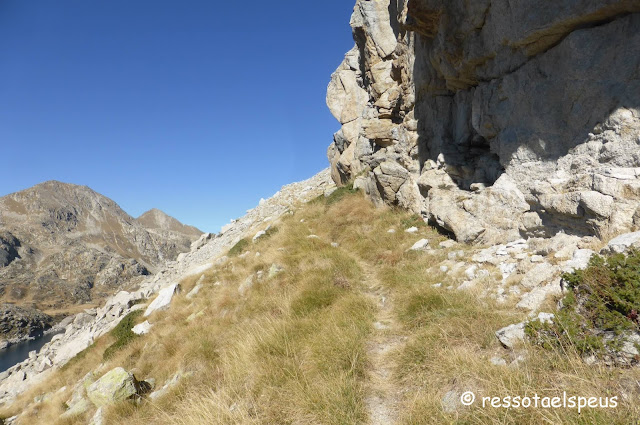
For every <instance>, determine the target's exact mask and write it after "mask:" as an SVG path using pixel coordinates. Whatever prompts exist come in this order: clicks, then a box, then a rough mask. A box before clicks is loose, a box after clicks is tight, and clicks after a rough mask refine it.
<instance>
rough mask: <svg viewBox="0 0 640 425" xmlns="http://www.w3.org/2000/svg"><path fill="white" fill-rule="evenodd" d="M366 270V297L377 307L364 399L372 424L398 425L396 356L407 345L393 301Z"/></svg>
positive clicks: (398, 390) (367, 266)
mask: <svg viewBox="0 0 640 425" xmlns="http://www.w3.org/2000/svg"><path fill="white" fill-rule="evenodd" d="M361 266H362V269H363V270H365V285H366V286H365V294H366V295H367V296H368V297H370V298H371V299H372V300H373V301H374V303H375V306H376V314H375V323H374V327H375V329H374V332H373V335H372V338H371V340H370V341H369V342H368V345H367V354H368V356H369V369H368V371H367V373H368V378H369V385H368V392H367V396H366V399H365V402H366V405H367V411H368V413H369V420H370V424H371V425H391V424H395V423H397V421H398V418H399V409H400V405H401V392H400V389H399V388H398V387H397V386H396V385H395V383H394V381H393V366H394V364H393V354H394V352H396V351H397V350H398V349H399V348H400V347H401V346H402V345H403V344H404V343H405V338H403V337H402V336H401V333H400V326H399V325H398V323H397V322H396V320H395V318H394V313H393V304H392V303H393V300H392V299H391V297H389V296H388V293H387V291H386V289H385V288H384V287H383V285H382V284H381V283H380V281H379V280H378V277H377V276H376V274H375V271H374V270H373V267H372V266H370V265H368V264H362V265H361Z"/></svg>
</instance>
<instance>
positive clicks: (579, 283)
mask: <svg viewBox="0 0 640 425" xmlns="http://www.w3.org/2000/svg"><path fill="white" fill-rule="evenodd" d="M562 278H563V280H564V281H565V282H566V284H567V292H566V294H565V296H564V298H563V299H562V308H561V309H560V311H559V312H558V313H557V314H556V316H555V318H554V320H553V322H552V323H546V324H542V323H540V322H539V321H537V320H536V321H533V322H531V323H529V324H528V325H527V327H526V333H527V335H528V336H529V337H530V338H531V339H532V340H533V341H534V342H535V343H537V344H539V345H542V346H543V347H545V348H553V347H561V348H563V349H566V348H569V347H573V348H575V349H576V350H577V351H578V352H579V353H580V354H595V355H602V354H605V353H606V352H607V351H615V350H617V349H618V348H619V347H620V345H621V344H622V342H623V339H622V338H614V339H613V340H609V341H607V342H605V341H604V339H603V335H604V334H605V332H606V333H608V334H609V335H611V334H613V335H615V336H620V335H624V334H626V333H628V332H629V331H638V330H639V329H640V327H639V326H638V325H639V321H638V311H640V252H638V251H636V250H634V251H631V252H629V254H628V255H624V254H615V255H611V256H609V257H608V258H603V257H600V256H598V255H594V256H593V257H592V258H591V260H590V262H589V266H588V267H587V268H586V269H585V270H577V271H575V272H573V273H565V274H564V275H563V276H562Z"/></svg>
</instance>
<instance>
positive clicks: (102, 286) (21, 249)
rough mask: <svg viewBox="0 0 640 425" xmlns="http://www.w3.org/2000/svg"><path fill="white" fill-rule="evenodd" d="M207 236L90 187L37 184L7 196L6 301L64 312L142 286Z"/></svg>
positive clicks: (2, 240) (1, 211) (0, 289)
mask: <svg viewBox="0 0 640 425" xmlns="http://www.w3.org/2000/svg"><path fill="white" fill-rule="evenodd" d="M200 234H201V232H200V231H199V230H198V229H196V228H194V227H190V226H185V225H183V224H181V223H180V222H179V221H178V220H176V219H174V218H172V217H169V216H168V215H166V214H164V213H163V212H161V211H158V210H151V211H149V212H148V213H145V214H143V216H142V217H140V218H139V219H137V220H136V219H134V218H133V217H131V216H130V215H129V214H127V213H126V212H124V211H123V210H122V209H121V208H120V207H119V206H118V205H117V204H116V203H115V202H114V201H112V200H111V199H109V198H107V197H105V196H103V195H100V194H99V193H97V192H95V191H93V190H91V189H90V188H88V187H86V186H78V185H73V184H67V183H61V182H58V181H48V182H45V183H42V184H38V185H36V186H34V187H32V188H30V189H27V190H23V191H21V192H16V193H12V194H10V195H7V196H4V197H2V198H0V301H1V302H10V303H15V304H19V305H27V306H34V307H36V308H37V309H39V310H41V311H44V312H48V313H56V314H65V313H67V312H69V311H70V310H73V307H72V306H73V305H74V304H76V305H77V304H87V303H97V302H99V301H100V300H101V299H102V298H104V297H106V296H108V295H111V294H113V293H114V292H115V291H116V290H118V289H119V288H121V287H123V286H125V285H131V284H135V283H136V281H137V279H139V278H140V276H144V275H147V274H149V273H152V272H154V271H155V270H156V269H157V268H158V267H160V266H161V265H162V264H163V263H164V262H165V261H167V260H174V259H175V258H176V257H177V255H178V254H179V253H181V252H187V251H189V248H190V244H191V242H192V241H193V240H196V239H197V238H198V237H199V236H200ZM76 309H77V307H76Z"/></svg>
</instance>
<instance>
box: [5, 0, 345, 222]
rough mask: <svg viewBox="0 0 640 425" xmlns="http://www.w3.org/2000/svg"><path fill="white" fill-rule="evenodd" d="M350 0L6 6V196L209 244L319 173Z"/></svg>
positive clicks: (141, 0) (330, 129)
mask: <svg viewBox="0 0 640 425" xmlns="http://www.w3.org/2000/svg"><path fill="white" fill-rule="evenodd" d="M354 4H355V1H351V0H323V1H320V2H315V1H311V2H306V1H303V2H300V1H279V2H265V1H264V0H263V1H256V0H245V1H243V2H219V1H211V0H202V1H201V0H190V1H186V2H185V1H177V0H174V1H169V0H108V1H106V0H102V1H100V0H55V1H51V0H28V1H25V0H2V1H0V99H1V101H0V147H1V148H0V149H1V151H0V157H1V158H2V165H1V166H0V169H1V170H2V177H1V178H0V196H1V195H5V194H8V193H11V192H15V191H18V190H22V189H25V188H27V187H30V186H33V185H35V184H37V183H40V182H43V181H46V180H52V179H54V180H60V181H64V182H68V183H75V184H83V185H87V186H89V187H91V188H92V189H94V190H96V191H98V192H100V193H102V194H104V195H106V196H108V197H110V198H112V199H113V200H115V201H116V202H117V203H118V204H119V205H120V206H121V207H122V208H123V209H125V211H127V212H128V213H129V214H131V215H133V216H138V215H139V214H141V213H142V212H144V211H145V210H147V209H150V208H153V207H156V208H160V209H162V210H164V211H165V212H167V213H168V214H170V215H173V216H174V217H176V218H178V219H179V220H181V221H183V222H185V223H188V224H193V225H196V226H198V227H200V228H201V229H202V230H205V231H217V230H219V228H220V226H222V225H223V224H225V223H227V222H228V221H229V220H230V219H232V218H236V217H239V216H241V215H243V214H244V212H245V210H247V209H249V208H252V207H254V206H255V205H256V204H257V203H258V201H259V199H260V198H261V197H264V198H266V197H269V196H271V195H272V194H274V193H275V192H276V191H277V190H279V188H280V187H281V186H282V185H284V184H287V183H291V182H293V181H298V180H302V179H305V178H307V177H310V176H312V175H313V174H315V173H316V172H318V171H320V170H321V169H323V168H325V167H327V166H328V161H327V159H326V148H327V146H328V145H329V143H330V142H331V140H332V135H333V133H334V132H335V131H337V130H338V128H339V124H338V122H337V121H335V120H334V118H333V117H332V116H331V114H330V113H329V111H328V109H327V107H326V106H325V101H324V99H325V92H326V87H327V83H328V81H329V78H330V75H331V73H332V72H333V71H334V70H335V68H336V67H337V66H338V65H339V64H340V62H341V60H342V58H343V56H344V53H346V51H347V50H349V49H350V48H351V47H352V45H353V41H352V39H351V31H350V28H349V17H350V14H351V12H352V10H353V5H354Z"/></svg>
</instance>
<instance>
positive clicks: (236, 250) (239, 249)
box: [228, 238, 249, 257]
mask: <svg viewBox="0 0 640 425" xmlns="http://www.w3.org/2000/svg"><path fill="white" fill-rule="evenodd" d="M248 246H249V240H248V239H247V238H242V239H240V240H239V241H238V242H237V243H236V244H235V245H234V246H232V247H231V249H230V250H229V253H228V255H229V257H237V256H238V255H240V254H242V253H243V252H244V251H245V250H246V249H247V247H248Z"/></svg>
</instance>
